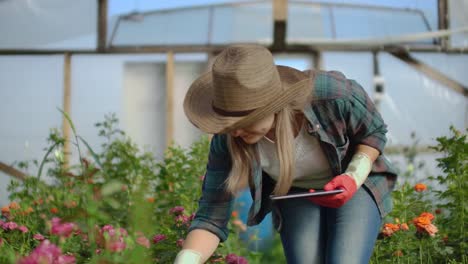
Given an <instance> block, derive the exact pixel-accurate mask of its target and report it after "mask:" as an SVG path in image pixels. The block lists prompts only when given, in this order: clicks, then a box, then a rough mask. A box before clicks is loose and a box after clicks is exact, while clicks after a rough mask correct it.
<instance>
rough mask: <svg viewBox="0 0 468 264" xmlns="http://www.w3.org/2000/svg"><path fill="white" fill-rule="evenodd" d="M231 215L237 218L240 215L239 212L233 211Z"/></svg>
mask: <svg viewBox="0 0 468 264" xmlns="http://www.w3.org/2000/svg"><path fill="white" fill-rule="evenodd" d="M231 216H232V217H234V218H237V217H239V212H237V211H232V213H231Z"/></svg>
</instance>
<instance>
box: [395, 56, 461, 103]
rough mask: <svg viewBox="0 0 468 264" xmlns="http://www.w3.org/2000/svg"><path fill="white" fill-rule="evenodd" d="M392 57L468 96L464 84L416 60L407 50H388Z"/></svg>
mask: <svg viewBox="0 0 468 264" xmlns="http://www.w3.org/2000/svg"><path fill="white" fill-rule="evenodd" d="M389 53H390V54H391V55H393V56H394V57H396V58H398V59H400V60H401V61H403V62H405V63H406V64H408V65H410V66H411V67H413V68H414V69H415V70H417V71H419V72H422V73H424V74H425V75H426V76H427V77H429V78H431V79H433V80H435V81H437V82H439V83H441V84H443V85H444V86H447V87H448V88H450V89H452V90H454V91H456V92H458V93H460V94H462V95H464V96H468V87H466V86H465V85H463V84H461V83H459V82H457V81H455V80H453V79H451V78H449V77H447V76H446V75H445V74H443V73H441V72H439V71H438V70H436V69H434V68H432V67H431V66H429V65H427V64H425V63H423V62H421V61H419V60H417V59H416V58H414V57H412V56H411V55H410V54H409V53H408V52H406V51H404V50H399V51H393V52H389Z"/></svg>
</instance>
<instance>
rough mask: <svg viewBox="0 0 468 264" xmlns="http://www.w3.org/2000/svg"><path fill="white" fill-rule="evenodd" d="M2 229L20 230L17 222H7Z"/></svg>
mask: <svg viewBox="0 0 468 264" xmlns="http://www.w3.org/2000/svg"><path fill="white" fill-rule="evenodd" d="M2 227H3V229H4V230H15V229H16V228H18V224H17V223H15V222H6V223H4V224H3V226H2Z"/></svg>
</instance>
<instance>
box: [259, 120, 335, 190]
mask: <svg viewBox="0 0 468 264" xmlns="http://www.w3.org/2000/svg"><path fill="white" fill-rule="evenodd" d="M258 149H259V154H260V164H261V167H262V169H263V170H264V171H265V172H266V173H268V175H270V177H271V178H273V179H274V180H276V181H278V179H279V160H278V155H277V154H276V144H275V143H274V142H272V141H269V140H267V139H265V138H262V139H261V140H260V141H259V142H258ZM294 149H295V155H296V170H295V174H294V177H293V179H294V180H293V183H292V186H295V187H301V188H306V189H309V188H314V189H322V188H323V186H324V185H325V184H326V183H327V182H329V181H330V180H331V179H332V178H333V175H332V171H331V168H330V165H329V163H328V160H327V157H326V156H325V153H324V152H323V150H322V148H321V147H320V143H319V141H318V139H317V138H316V137H314V136H312V135H309V134H308V133H307V131H306V129H304V126H302V129H301V131H299V134H298V135H297V137H296V138H295V139H294Z"/></svg>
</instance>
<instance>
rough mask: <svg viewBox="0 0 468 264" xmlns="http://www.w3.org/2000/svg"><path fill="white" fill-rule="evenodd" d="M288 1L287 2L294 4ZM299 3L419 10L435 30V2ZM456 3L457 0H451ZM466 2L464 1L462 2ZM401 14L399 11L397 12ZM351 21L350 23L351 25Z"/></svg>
mask: <svg viewBox="0 0 468 264" xmlns="http://www.w3.org/2000/svg"><path fill="white" fill-rule="evenodd" d="M294 1H295V0H290V1H289V2H294ZM299 1H300V2H315V3H316V2H320V3H322V4H323V6H327V5H328V6H330V5H332V6H342V5H354V6H361V7H362V6H371V7H372V6H374V7H379V8H381V7H385V8H398V9H407V10H409V9H412V10H419V11H420V12H421V13H423V14H424V16H425V17H426V19H427V21H428V23H429V25H430V28H431V29H432V30H435V29H437V17H438V16H437V0H416V1H415V0H339V1H337V0H321V1H314V0H305V1H304V0H299ZM451 1H458V0H451ZM462 1H466V0H462ZM399 12H401V11H399ZM351 22H352V21H350V23H351Z"/></svg>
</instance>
